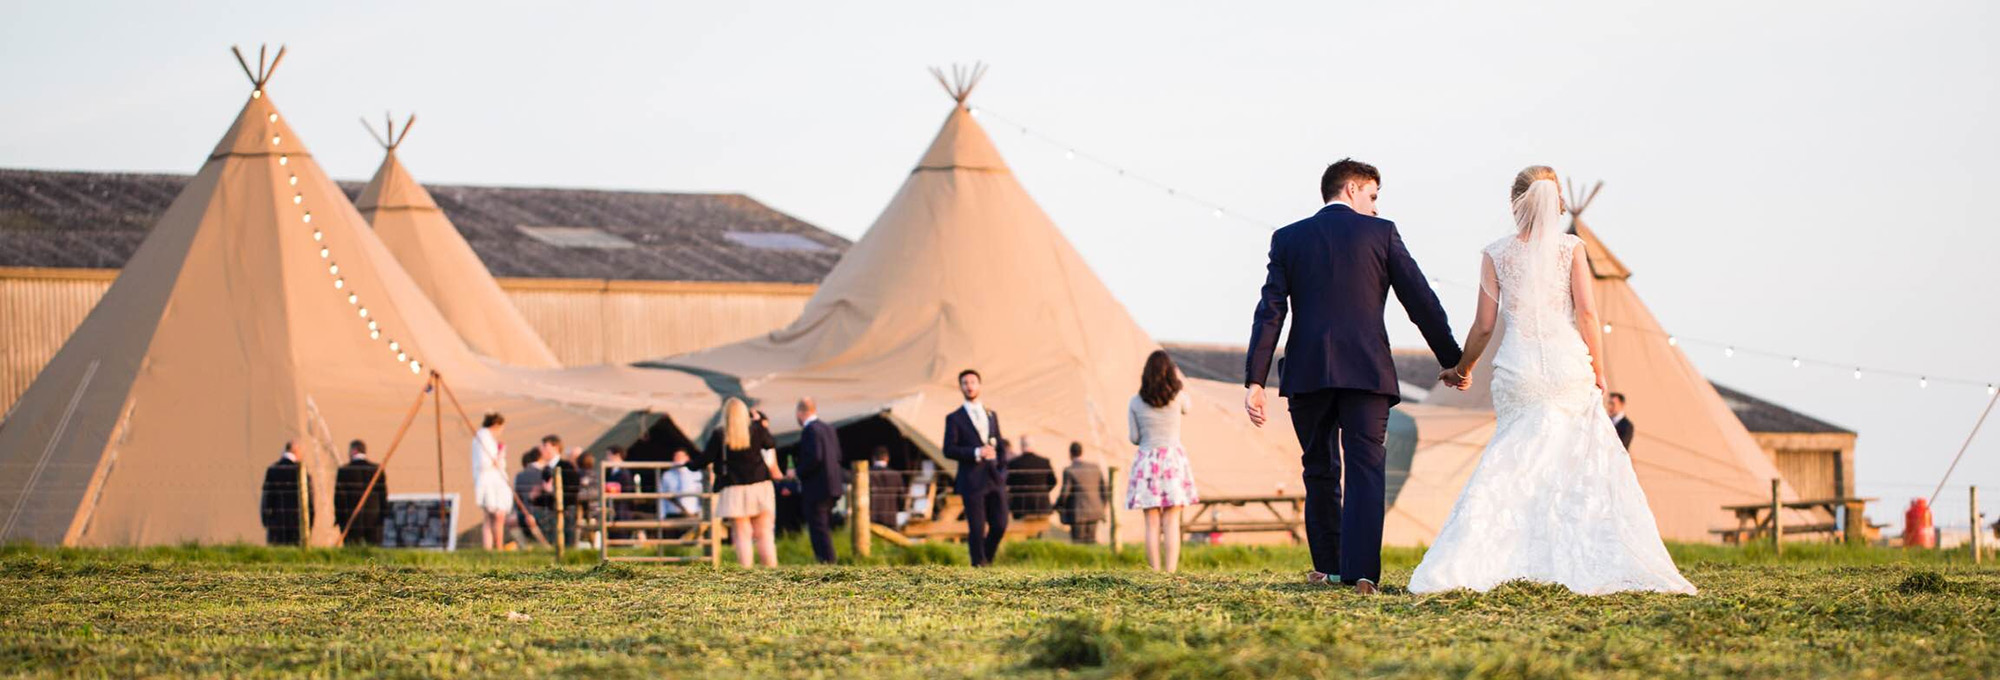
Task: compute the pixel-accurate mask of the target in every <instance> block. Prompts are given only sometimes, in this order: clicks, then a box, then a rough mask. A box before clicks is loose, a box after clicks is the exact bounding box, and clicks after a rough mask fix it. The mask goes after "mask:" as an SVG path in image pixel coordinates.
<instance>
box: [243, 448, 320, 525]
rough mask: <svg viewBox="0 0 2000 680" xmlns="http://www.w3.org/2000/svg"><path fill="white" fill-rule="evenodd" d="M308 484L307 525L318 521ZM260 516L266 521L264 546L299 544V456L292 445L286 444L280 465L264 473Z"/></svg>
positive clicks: (315, 506)
mask: <svg viewBox="0 0 2000 680" xmlns="http://www.w3.org/2000/svg"><path fill="white" fill-rule="evenodd" d="M305 481H306V483H305V489H306V523H308V524H310V523H312V522H313V521H314V520H317V519H319V507H318V506H317V505H314V501H313V498H312V479H311V478H310V477H308V478H307V479H306V480H305ZM257 514H258V515H259V516H260V518H261V519H262V520H263V521H264V542H265V543H268V544H271V545H298V544H299V456H298V454H297V453H294V452H293V450H292V442H290V441H286V442H285V450H284V452H283V453H281V454H279V455H278V462H275V463H272V464H271V467H268V468H265V469H264V495H263V500H262V501H261V502H260V503H259V505H258V508H257Z"/></svg>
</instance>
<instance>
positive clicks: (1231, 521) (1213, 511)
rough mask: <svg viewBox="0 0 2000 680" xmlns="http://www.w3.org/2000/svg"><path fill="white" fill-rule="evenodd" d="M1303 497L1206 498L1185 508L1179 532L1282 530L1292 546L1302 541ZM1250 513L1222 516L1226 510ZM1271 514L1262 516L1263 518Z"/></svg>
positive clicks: (1215, 532) (1217, 532)
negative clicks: (1248, 515)
mask: <svg viewBox="0 0 2000 680" xmlns="http://www.w3.org/2000/svg"><path fill="white" fill-rule="evenodd" d="M1305 504H1306V498H1305V497H1304V496H1284V495H1275V496H1208V497H1203V498H1202V499H1201V500H1200V501H1196V502H1195V503H1194V504H1193V505H1191V506H1188V507H1189V508H1190V509H1188V510H1183V511H1182V513H1183V514H1182V515H1181V531H1184V532H1204V533H1211V534H1220V533H1228V532H1258V531H1272V532H1277V531H1282V532H1285V533H1288V534H1291V536H1292V542H1293V543H1300V542H1303V541H1305V516H1306V515H1305ZM1260 507H1261V508H1263V510H1264V511H1263V512H1256V511H1255V510H1251V511H1250V514H1251V515H1253V516H1251V517H1224V515H1225V514H1228V513H1227V512H1226V510H1240V509H1246V508H1260ZM1266 514H1268V515H1270V516H1269V517H1263V516H1262V515H1266Z"/></svg>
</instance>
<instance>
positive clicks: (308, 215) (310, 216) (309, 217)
mask: <svg viewBox="0 0 2000 680" xmlns="http://www.w3.org/2000/svg"><path fill="white" fill-rule="evenodd" d="M304 219H305V221H306V224H312V221H313V214H312V211H310V210H308V211H306V214H305V218H304Z"/></svg>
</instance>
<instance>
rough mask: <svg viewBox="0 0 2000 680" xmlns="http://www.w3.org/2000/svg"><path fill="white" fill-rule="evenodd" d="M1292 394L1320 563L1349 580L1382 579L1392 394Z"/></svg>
mask: <svg viewBox="0 0 2000 680" xmlns="http://www.w3.org/2000/svg"><path fill="white" fill-rule="evenodd" d="M1289 401H1290V405H1291V416H1292V429H1293V430H1294V431H1295V432H1296V433H1297V435H1298V438H1299V448H1301V449H1303V450H1304V451H1305V455H1304V458H1303V460H1302V461H1301V462H1302V463H1303V464H1304V467H1305V488H1306V507H1305V513H1306V542H1307V543H1308V544H1309V545H1310V546H1311V550H1312V559H1313V570H1314V571H1318V572H1320V573H1324V574H1332V575H1338V576H1339V577H1340V581H1341V582H1342V583H1347V584H1353V583H1355V582H1357V581H1361V580H1364V579H1365V580H1368V581H1370V582H1379V581H1381V579H1382V519H1383V515H1384V512H1385V509H1384V507H1383V486H1382V485H1383V480H1382V477H1383V465H1384V463H1385V461H1386V459H1387V457H1388V451H1387V449H1386V448H1385V447H1384V446H1383V441H1384V439H1385V438H1386V435H1387V431H1388V428H1389V406H1390V404H1391V401H1390V397H1389V396H1388V395H1385V394H1378V393H1375V392H1368V391H1364V390H1347V389H1330V390H1317V391H1313V392H1307V393H1304V394H1295V395H1292V397H1291V398H1290V400H1289ZM1343 471H1345V472H1346V475H1345V480H1344V484H1343V477H1342V474H1341V473H1342V472H1343Z"/></svg>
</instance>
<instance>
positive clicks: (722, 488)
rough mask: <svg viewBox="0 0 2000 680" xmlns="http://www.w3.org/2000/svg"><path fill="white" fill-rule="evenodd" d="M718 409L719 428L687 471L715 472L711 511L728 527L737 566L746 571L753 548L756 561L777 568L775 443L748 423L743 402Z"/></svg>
mask: <svg viewBox="0 0 2000 680" xmlns="http://www.w3.org/2000/svg"><path fill="white" fill-rule="evenodd" d="M722 409H723V415H722V427H720V428H717V429H716V430H715V431H714V432H712V433H710V434H709V437H708V445H707V446H704V447H702V450H701V452H700V453H698V454H696V455H694V456H692V457H690V458H689V459H688V463H687V467H688V469H690V470H699V469H701V468H704V467H710V466H713V467H714V470H715V472H714V475H715V490H716V495H717V499H716V504H715V506H716V509H715V512H716V516H717V517H721V518H723V519H727V520H729V521H730V523H731V525H732V526H731V530H732V532H733V533H734V535H735V537H736V538H735V542H736V561H737V563H738V564H741V565H743V566H744V567H749V566H750V564H751V560H750V557H751V553H752V550H753V547H752V546H753V545H754V550H755V553H756V555H757V557H758V558H759V559H758V561H759V562H762V563H763V565H764V566H767V567H775V566H778V544H777V539H776V537H775V536H774V535H773V534H774V531H773V527H774V525H775V524H776V520H777V506H778V503H777V494H776V492H775V490H774V487H773V486H772V484H771V480H772V479H774V478H776V477H777V476H778V472H777V468H778V461H777V452H778V441H777V439H776V438H775V437H772V436H771V432H770V430H767V429H764V426H763V425H761V424H758V423H755V422H753V421H751V419H750V408H749V407H748V406H746V405H744V403H743V400H741V399H737V398H735V397H730V398H729V401H727V402H724V403H723V405H722Z"/></svg>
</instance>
